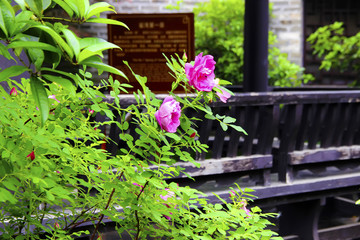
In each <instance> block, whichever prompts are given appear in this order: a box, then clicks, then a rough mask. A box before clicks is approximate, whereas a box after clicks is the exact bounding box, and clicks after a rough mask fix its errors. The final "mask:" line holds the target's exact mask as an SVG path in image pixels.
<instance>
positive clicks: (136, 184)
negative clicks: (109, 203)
mask: <svg viewBox="0 0 360 240" xmlns="http://www.w3.org/2000/svg"><path fill="white" fill-rule="evenodd" d="M133 185H135V186H138V187H141V188H143V187H144V186H142V185H140V184H138V183H133Z"/></svg>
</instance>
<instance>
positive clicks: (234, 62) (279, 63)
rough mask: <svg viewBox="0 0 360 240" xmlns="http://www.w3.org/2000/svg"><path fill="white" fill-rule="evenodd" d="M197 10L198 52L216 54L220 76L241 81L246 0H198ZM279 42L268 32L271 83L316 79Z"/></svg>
mask: <svg viewBox="0 0 360 240" xmlns="http://www.w3.org/2000/svg"><path fill="white" fill-rule="evenodd" d="M194 13H195V36H196V38H195V46H196V51H197V52H204V54H211V55H213V56H214V58H215V60H216V61H217V65H216V67H217V68H216V72H215V73H216V76H217V77H219V78H221V79H225V80H228V81H231V82H232V83H233V84H242V82H243V65H244V57H243V56H244V47H243V43H244V34H243V32H244V14H245V1H244V0H210V1H208V2H203V3H199V4H198V5H197V7H195V8H194ZM276 41H277V40H276V36H275V34H274V33H273V32H272V31H269V55H268V64H269V65H268V66H269V67H268V68H269V70H268V75H269V85H271V86H280V87H297V86H301V85H302V84H304V83H307V82H308V81H311V80H313V76H312V75H310V74H305V73H304V68H302V67H300V66H298V65H297V64H295V63H291V62H290V61H289V60H288V59H287V54H286V53H281V52H280V50H279V49H278V48H277V47H275V46H274V44H275V43H276Z"/></svg>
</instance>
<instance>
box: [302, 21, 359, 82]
mask: <svg viewBox="0 0 360 240" xmlns="http://www.w3.org/2000/svg"><path fill="white" fill-rule="evenodd" d="M307 41H308V42H310V44H311V47H312V48H313V54H315V55H317V56H318V57H319V58H321V59H322V60H321V65H320V67H319V69H320V70H321V69H324V70H326V71H329V70H331V69H335V70H340V71H358V70H359V69H360V32H359V33H357V34H355V35H354V36H349V37H346V36H344V27H343V23H342V22H334V23H333V24H330V25H326V26H323V27H320V28H318V29H317V30H316V31H315V32H314V33H312V34H311V35H310V36H309V37H308V38H307ZM356 78H357V79H355V80H354V82H353V83H352V84H351V85H359V83H358V81H359V74H357V77H356Z"/></svg>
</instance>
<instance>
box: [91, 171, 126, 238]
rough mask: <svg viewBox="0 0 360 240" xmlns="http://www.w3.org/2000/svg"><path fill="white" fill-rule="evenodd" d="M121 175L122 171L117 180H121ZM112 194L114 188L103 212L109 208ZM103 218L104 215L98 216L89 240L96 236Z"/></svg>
mask: <svg viewBox="0 0 360 240" xmlns="http://www.w3.org/2000/svg"><path fill="white" fill-rule="evenodd" d="M123 174H124V171H122V172H121V174H120V176H119V179H121V178H122V176H123ZM114 193H115V188H113V189H112V191H111V193H110V196H109V199H108V201H107V203H106V206H105V210H107V209H108V208H109V206H110V202H111V200H112V197H113V195H114ZM103 218H104V214H103V213H102V214H101V215H100V218H99V221H98V222H97V224H96V227H95V229H94V232H93V233H92V235H91V238H90V240H94V237H95V235H96V233H97V231H98V229H99V226H100V223H101V222H102V220H103Z"/></svg>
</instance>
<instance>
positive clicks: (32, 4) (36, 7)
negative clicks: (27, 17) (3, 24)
mask: <svg viewBox="0 0 360 240" xmlns="http://www.w3.org/2000/svg"><path fill="white" fill-rule="evenodd" d="M26 3H27V5H28V6H29V8H30V10H31V11H33V12H34V13H35V14H36V15H37V16H41V15H42V8H43V7H42V0H27V1H26Z"/></svg>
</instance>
